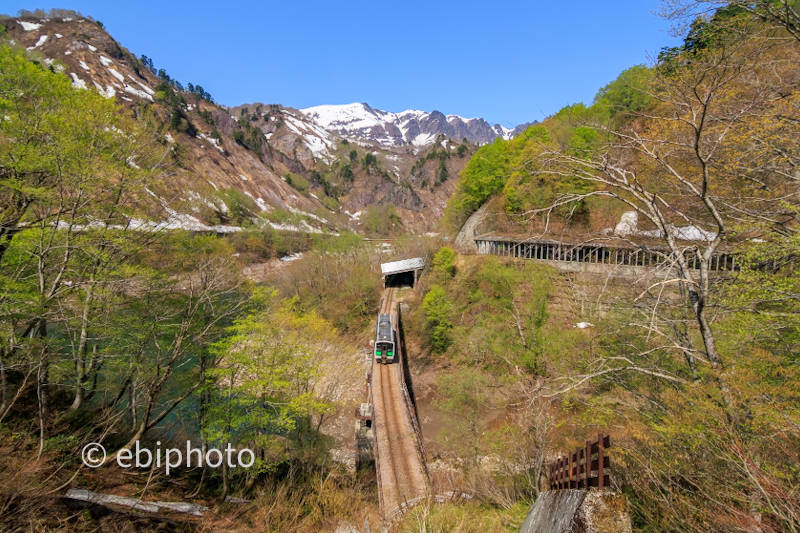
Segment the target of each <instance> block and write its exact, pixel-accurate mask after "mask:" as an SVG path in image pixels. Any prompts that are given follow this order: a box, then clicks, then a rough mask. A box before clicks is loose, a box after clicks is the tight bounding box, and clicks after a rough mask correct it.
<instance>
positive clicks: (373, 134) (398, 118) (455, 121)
mask: <svg viewBox="0 0 800 533" xmlns="http://www.w3.org/2000/svg"><path fill="white" fill-rule="evenodd" d="M300 112H301V113H303V114H305V115H306V116H307V117H308V118H310V119H312V120H313V121H314V122H315V123H316V124H318V125H319V126H321V127H323V128H325V129H327V130H331V131H334V132H336V133H338V134H340V135H342V136H343V137H346V138H349V139H351V140H359V139H366V140H370V141H373V142H377V143H379V144H382V145H384V146H404V145H413V146H429V145H431V144H433V143H434V142H436V139H437V138H438V137H439V136H440V135H444V136H445V137H448V138H451V139H455V140H461V139H463V138H467V139H469V140H470V141H472V142H474V143H477V144H485V143H488V142H492V141H493V140H494V139H496V138H497V137H502V138H503V139H510V138H511V137H512V136H513V135H514V133H515V130H514V129H509V128H505V127H503V126H500V125H499V124H495V125H494V126H492V125H490V124H489V123H488V122H486V121H485V120H484V119H482V118H463V117H460V116H458V115H447V116H445V115H443V114H442V113H440V112H438V111H432V112H430V113H429V112H426V111H418V110H416V109H407V110H405V111H402V112H400V113H392V112H388V111H381V110H379V109H373V108H371V107H370V106H369V105H367V104H359V103H353V104H345V105H319V106H314V107H308V108H305V109H301V110H300Z"/></svg>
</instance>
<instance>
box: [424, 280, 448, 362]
mask: <svg viewBox="0 0 800 533" xmlns="http://www.w3.org/2000/svg"><path fill="white" fill-rule="evenodd" d="M452 307H453V306H452V304H451V303H450V302H449V301H448V299H447V295H446V294H445V291H444V288H442V287H441V286H440V285H434V286H433V287H431V290H430V291H428V294H426V295H425V298H424V299H423V300H422V309H423V312H424V313H425V329H426V331H427V332H428V336H429V339H430V344H431V351H433V352H434V353H442V352H444V351H446V350H447V348H449V347H450V344H451V342H452V337H451V330H452V329H453V323H452V321H451V319H450V313H451V311H452Z"/></svg>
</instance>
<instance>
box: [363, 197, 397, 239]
mask: <svg viewBox="0 0 800 533" xmlns="http://www.w3.org/2000/svg"><path fill="white" fill-rule="evenodd" d="M361 223H362V224H363V228H364V229H365V230H366V231H368V232H370V233H371V234H373V235H382V236H386V235H391V234H396V233H398V232H399V231H400V227H401V222H400V215H399V214H398V213H397V210H396V209H395V207H394V206H393V205H391V204H389V205H382V206H377V205H371V206H369V207H367V208H366V209H364V210H362V211H361Z"/></svg>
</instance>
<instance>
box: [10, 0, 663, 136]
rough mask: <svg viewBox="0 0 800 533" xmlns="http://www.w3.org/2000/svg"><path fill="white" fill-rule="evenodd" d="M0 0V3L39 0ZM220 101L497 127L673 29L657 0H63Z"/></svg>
mask: <svg viewBox="0 0 800 533" xmlns="http://www.w3.org/2000/svg"><path fill="white" fill-rule="evenodd" d="M36 4H37V5H31V4H25V3H19V2H18V1H16V0H0V13H7V14H16V12H17V11H18V10H19V9H21V8H24V9H34V8H35V7H48V6H42V5H41V3H39V2H37V3H36ZM57 7H63V8H67V9H75V10H77V11H80V12H82V13H83V14H84V15H91V16H92V17H94V18H95V19H97V20H100V21H102V22H103V24H104V25H105V26H106V28H107V29H108V31H109V32H110V33H111V35H112V36H113V37H114V38H115V39H117V40H118V41H119V42H120V43H121V44H122V45H123V46H125V47H126V48H128V49H129V50H131V51H132V52H133V53H134V54H136V55H137V56H139V55H141V54H145V55H147V56H149V57H151V58H152V59H153V61H154V63H155V66H156V68H164V69H165V70H166V71H167V72H168V73H169V75H170V76H172V77H173V78H176V79H178V80H180V81H181V82H182V83H183V84H184V85H185V84H186V83H187V82H192V83H195V84H200V85H202V86H203V88H204V89H205V90H207V91H208V92H209V93H211V95H212V96H213V97H214V99H215V100H216V101H218V102H220V103H222V104H226V105H231V106H233V105H238V104H242V103H248V102H254V101H260V102H263V103H279V104H283V105H285V106H289V107H295V108H303V107H310V106H314V105H319V104H345V103H351V102H366V103H368V104H370V105H371V106H372V107H374V108H376V109H383V110H386V111H395V112H396V111H403V110H405V109H409V108H413V109H420V110H424V111H432V110H434V109H436V110H439V111H441V112H443V113H445V114H455V115H461V116H463V117H467V118H470V117H478V116H480V117H483V118H485V119H487V120H488V121H490V122H492V123H499V124H502V125H504V126H507V127H510V126H513V125H517V124H519V123H523V122H529V121H532V120H541V119H542V118H544V117H545V116H547V115H550V114H552V113H554V112H556V111H557V110H558V109H560V108H561V107H563V106H564V105H567V104H572V103H576V102H587V103H589V102H591V100H592V98H593V97H594V94H595V93H596V91H597V89H598V88H600V87H602V86H603V85H605V84H606V83H608V82H609V81H611V80H613V79H614V78H616V76H617V75H618V74H619V72H621V71H622V70H624V69H625V68H627V67H629V66H631V65H634V64H638V63H647V62H648V60H649V58H651V57H652V56H654V55H656V54H657V53H658V51H659V50H660V49H661V48H662V47H663V46H668V45H674V44H675V43H676V42H677V41H676V40H675V38H673V37H670V35H669V34H668V33H667V28H668V23H667V22H666V21H664V20H662V19H660V18H658V17H657V16H656V15H655V14H654V12H655V11H657V10H658V8H659V0H571V1H555V0H527V1H525V0H513V1H506V0H496V1H482V2H479V1H475V0H461V1H452V0H438V1H437V0H433V1H420V0H405V1H387V0H371V1H339V2H333V1H321V0H318V1H310V0H283V1H280V2H276V1H273V0H266V1H258V0H227V1H208V0H193V1H191V2H189V1H186V0H158V1H156V0H137V1H136V2H119V3H117V2H110V1H108V0H69V1H68V2H64V3H62V4H61V5H58V6H57Z"/></svg>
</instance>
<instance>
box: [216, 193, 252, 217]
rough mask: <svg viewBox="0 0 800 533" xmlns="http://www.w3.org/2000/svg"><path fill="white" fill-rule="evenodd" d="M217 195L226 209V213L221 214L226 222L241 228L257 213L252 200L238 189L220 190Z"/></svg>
mask: <svg viewBox="0 0 800 533" xmlns="http://www.w3.org/2000/svg"><path fill="white" fill-rule="evenodd" d="M219 195H220V197H221V199H222V201H223V202H225V206H226V207H227V208H228V212H227V213H224V214H221V217H222V218H223V220H224V221H226V222H232V223H234V224H237V225H240V226H241V225H242V224H244V223H245V222H249V221H250V218H251V217H252V216H253V214H254V213H255V212H256V211H257V209H256V205H255V202H254V201H253V199H252V198H250V197H249V196H247V195H246V194H244V193H242V192H240V191H239V190H238V189H234V188H233V187H229V188H227V189H223V190H221V191H220V192H219Z"/></svg>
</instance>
